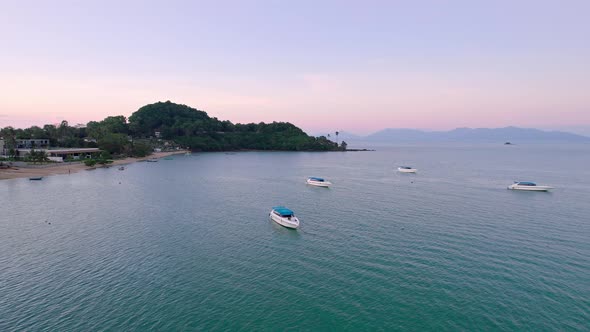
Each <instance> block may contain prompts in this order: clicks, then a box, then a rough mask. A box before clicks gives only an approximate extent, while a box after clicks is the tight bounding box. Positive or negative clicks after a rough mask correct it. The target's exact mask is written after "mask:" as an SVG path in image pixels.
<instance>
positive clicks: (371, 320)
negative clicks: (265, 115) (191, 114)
mask: <svg viewBox="0 0 590 332" xmlns="http://www.w3.org/2000/svg"><path fill="white" fill-rule="evenodd" d="M398 165H410V166H414V167H416V168H417V169H418V173H417V174H415V175H412V174H400V173H398V172H396V167H397V166H398ZM308 176H322V177H326V178H327V179H329V180H330V181H332V182H333V183H334V185H333V187H332V188H330V189H324V188H318V187H310V186H307V185H306V184H305V179H306V177H308ZM514 180H527V181H535V182H537V183H538V184H544V185H552V186H555V187H556V189H555V190H554V191H553V192H550V193H539V192H516V191H510V190H506V187H507V186H508V185H509V184H511V183H512V182H513V181H514ZM0 202H1V212H0V330H1V331H94V330H123V331H146V330H155V331H175V330H185V331H195V330H243V331H264V330H268V331H281V330H307V331H318V330H339V331H340V330H349V331H351V330H383V331H392V330H413V331H418V330H419V331H441V330H447V331H458V330H468V331H474V330H485V331H490V330H509V331H515V330H528V331H576V330H579V331H581V330H586V331H587V330H588V329H590V146H589V145H570V146H568V145H526V144H522V145H521V144H518V145H514V146H503V145H459V144H447V145H439V146H434V145H406V146H397V147H395V146H394V147H379V148H378V151H375V152H327V153H307V152H239V153H235V154H226V153H195V154H193V155H192V156H183V155H180V156H175V157H174V159H173V160H160V161H159V162H158V163H135V164H131V165H129V166H128V167H127V169H126V170H124V171H119V170H117V168H116V167H112V168H109V169H97V170H94V171H83V172H80V173H77V174H71V175H59V176H50V177H46V178H44V179H43V181H29V180H27V179H16V180H4V181H1V182H0ZM276 205H285V206H287V207H289V208H291V209H293V210H294V211H295V213H296V215H297V216H298V217H299V218H300V220H301V227H300V229H298V230H289V229H286V228H283V227H281V226H278V225H276V224H274V223H273V222H271V221H270V220H269V218H268V213H269V211H270V209H271V207H272V206H276Z"/></svg>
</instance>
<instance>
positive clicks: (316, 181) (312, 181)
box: [306, 176, 332, 188]
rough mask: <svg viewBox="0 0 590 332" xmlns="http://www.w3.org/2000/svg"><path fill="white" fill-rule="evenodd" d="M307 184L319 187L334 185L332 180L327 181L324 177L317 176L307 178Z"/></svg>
mask: <svg viewBox="0 0 590 332" xmlns="http://www.w3.org/2000/svg"><path fill="white" fill-rule="evenodd" d="M306 182H307V184H309V185H312V186H317V187H326V188H327V187H329V186H331V185H332V182H330V181H326V180H325V179H324V178H318V177H315V176H312V177H309V178H307V181H306Z"/></svg>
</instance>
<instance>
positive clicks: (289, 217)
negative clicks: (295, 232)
mask: <svg viewBox="0 0 590 332" xmlns="http://www.w3.org/2000/svg"><path fill="white" fill-rule="evenodd" d="M270 219H272V221H274V222H276V223H277V224H279V225H281V226H284V227H287V228H297V227H299V219H297V217H295V213H294V212H293V211H291V210H289V209H287V208H286V207H284V206H275V207H273V208H272V210H271V211H270Z"/></svg>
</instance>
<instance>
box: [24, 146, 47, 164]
mask: <svg viewBox="0 0 590 332" xmlns="http://www.w3.org/2000/svg"><path fill="white" fill-rule="evenodd" d="M27 159H28V160H29V161H31V162H33V163H43V162H47V161H49V158H48V157H47V153H46V152H45V151H43V150H35V149H31V151H30V152H29V155H28V157H27Z"/></svg>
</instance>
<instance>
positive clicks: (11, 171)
mask: <svg viewBox="0 0 590 332" xmlns="http://www.w3.org/2000/svg"><path fill="white" fill-rule="evenodd" d="M186 152H187V151H185V150H179V151H171V152H154V153H152V154H151V155H149V156H147V157H142V158H125V159H116V160H114V161H113V162H112V163H111V164H108V165H107V166H106V167H110V166H117V165H125V164H131V163H134V162H138V161H143V160H148V159H159V158H164V157H168V156H172V155H177V154H184V153H186ZM99 167H104V166H92V167H89V166H86V165H84V163H82V162H80V163H73V164H72V163H66V164H62V163H56V164H53V165H50V166H47V167H43V168H35V167H14V168H8V169H0V180H7V179H18V178H30V177H40V176H51V175H60V174H72V173H77V172H80V171H83V170H87V169H92V168H99Z"/></svg>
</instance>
